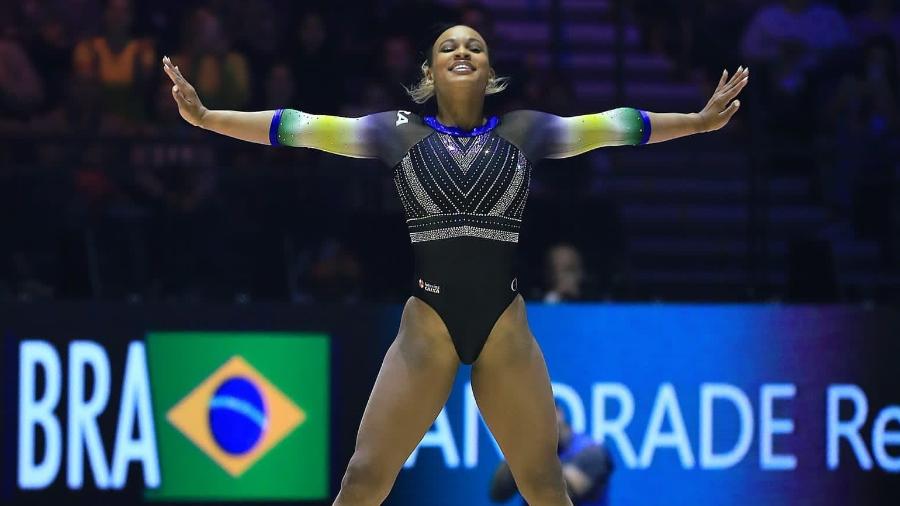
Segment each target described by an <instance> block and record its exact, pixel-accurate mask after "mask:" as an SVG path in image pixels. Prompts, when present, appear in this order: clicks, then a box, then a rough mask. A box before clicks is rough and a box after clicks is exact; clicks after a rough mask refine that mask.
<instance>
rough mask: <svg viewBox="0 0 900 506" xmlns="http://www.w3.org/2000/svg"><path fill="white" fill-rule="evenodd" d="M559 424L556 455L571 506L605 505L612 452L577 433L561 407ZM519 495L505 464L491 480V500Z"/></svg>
mask: <svg viewBox="0 0 900 506" xmlns="http://www.w3.org/2000/svg"><path fill="white" fill-rule="evenodd" d="M556 423H557V427H558V429H559V443H558V448H557V454H559V460H560V462H561V463H562V471H563V478H564V479H565V481H566V488H567V489H568V491H569V497H570V498H571V499H572V504H574V506H599V505H601V504H605V500H604V496H605V492H606V484H607V483H609V478H610V475H611V474H612V472H613V460H612V457H611V456H610V454H609V450H607V449H606V447H605V446H604V445H602V444H600V443H597V442H596V441H594V440H593V439H591V437H590V436H588V435H587V434H581V433H577V432H575V431H574V430H573V429H572V426H571V425H569V423H568V421H567V420H566V417H565V414H564V413H563V410H562V409H561V408H560V407H559V405H557V406H556ZM516 492H517V488H516V482H515V480H514V479H513V475H512V472H511V471H510V469H509V464H507V463H506V461H503V462H501V463H500V465H499V466H498V467H497V470H496V471H494V476H493V478H492V479H491V485H490V492H489V495H490V498H491V501H493V502H505V501H508V500H509V499H511V498H512V497H513V496H514V495H516ZM523 504H524V502H523Z"/></svg>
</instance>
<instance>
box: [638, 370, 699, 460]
mask: <svg viewBox="0 0 900 506" xmlns="http://www.w3.org/2000/svg"><path fill="white" fill-rule="evenodd" d="M666 418H668V419H669V425H671V427H672V432H663V431H662V427H663V422H664V421H665V419H666ZM657 448H674V449H675V450H677V451H678V457H679V458H680V459H681V467H683V468H685V469H691V468H693V467H694V454H693V453H692V452H691V442H690V440H689V439H688V435H687V429H686V428H685V427H684V417H683V416H681V407H680V406H679V405H678V396H677V395H676V394H675V387H674V386H672V384H671V383H663V384H662V385H660V387H659V391H658V392H657V393H656V401H655V402H654V403H653V411H652V412H651V413H650V423H648V424H647V432H646V433H645V434H644V444H643V446H642V447H641V457H640V466H641V467H645V468H646V467H650V465H651V464H652V463H653V455H654V453H655V452H656V449H657Z"/></svg>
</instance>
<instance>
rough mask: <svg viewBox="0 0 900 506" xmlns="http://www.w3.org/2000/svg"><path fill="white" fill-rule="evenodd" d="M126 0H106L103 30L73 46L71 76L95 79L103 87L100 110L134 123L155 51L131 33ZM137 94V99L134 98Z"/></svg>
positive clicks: (141, 106) (141, 115)
mask: <svg viewBox="0 0 900 506" xmlns="http://www.w3.org/2000/svg"><path fill="white" fill-rule="evenodd" d="M131 24H132V6H131V2H130V1H129V0H110V1H109V3H108V4H107V6H106V10H105V11H104V27H105V30H104V34H103V35H101V36H98V37H92V38H88V39H85V40H82V41H81V42H79V43H78V44H77V45H76V46H75V52H74V56H73V64H74V69H75V77H76V78H77V79H82V80H88V81H90V80H96V81H98V82H99V83H100V85H101V86H102V89H103V94H102V101H103V110H104V111H105V112H106V113H112V114H113V115H115V116H117V117H119V118H121V119H122V120H124V121H125V124H126V125H128V126H134V125H135V124H136V123H137V122H140V121H142V120H143V119H144V117H145V112H146V111H145V110H144V103H145V101H144V100H141V99H140V98H139V97H145V93H146V92H147V91H148V88H147V85H148V84H149V83H150V81H151V76H155V73H156V72H157V70H158V69H157V59H156V51H155V49H154V47H153V43H152V42H151V41H150V40H148V39H142V38H137V37H134V36H133V35H132V34H131ZM136 98H137V99H136Z"/></svg>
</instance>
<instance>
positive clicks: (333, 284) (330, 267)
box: [309, 238, 362, 302]
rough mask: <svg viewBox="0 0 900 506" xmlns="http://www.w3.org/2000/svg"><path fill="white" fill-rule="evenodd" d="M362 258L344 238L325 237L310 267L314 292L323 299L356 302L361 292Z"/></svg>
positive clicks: (311, 285)
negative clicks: (358, 256) (355, 253)
mask: <svg viewBox="0 0 900 506" xmlns="http://www.w3.org/2000/svg"><path fill="white" fill-rule="evenodd" d="M361 281H362V272H361V269H360V262H359V260H358V259H357V258H356V255H354V254H353V253H352V252H351V251H349V250H348V249H347V247H346V246H344V244H343V243H342V242H341V241H338V240H337V239H334V238H329V239H326V240H325V241H324V242H323V243H322V244H321V245H320V247H319V251H318V255H317V258H316V259H315V260H314V261H313V263H312V266H311V267H310V271H309V282H310V288H311V292H312V294H313V296H314V298H315V300H317V301H320V302H354V301H356V300H357V299H358V298H359V295H360V293H361V291H362V290H361V288H362V287H361V286H360V282H361Z"/></svg>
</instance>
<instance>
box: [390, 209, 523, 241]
mask: <svg viewBox="0 0 900 506" xmlns="http://www.w3.org/2000/svg"><path fill="white" fill-rule="evenodd" d="M521 223H522V222H521V220H519V219H516V218H509V217H506V216H495V215H481V214H469V213H456V214H440V215H434V216H425V217H421V218H410V219H408V220H406V224H407V226H408V227H409V239H410V241H411V242H412V243H414V244H415V243H423V242H430V241H441V240H445V239H455V238H464V237H468V238H477V239H486V240H490V241H498V242H505V243H517V242H519V227H520V226H521Z"/></svg>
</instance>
